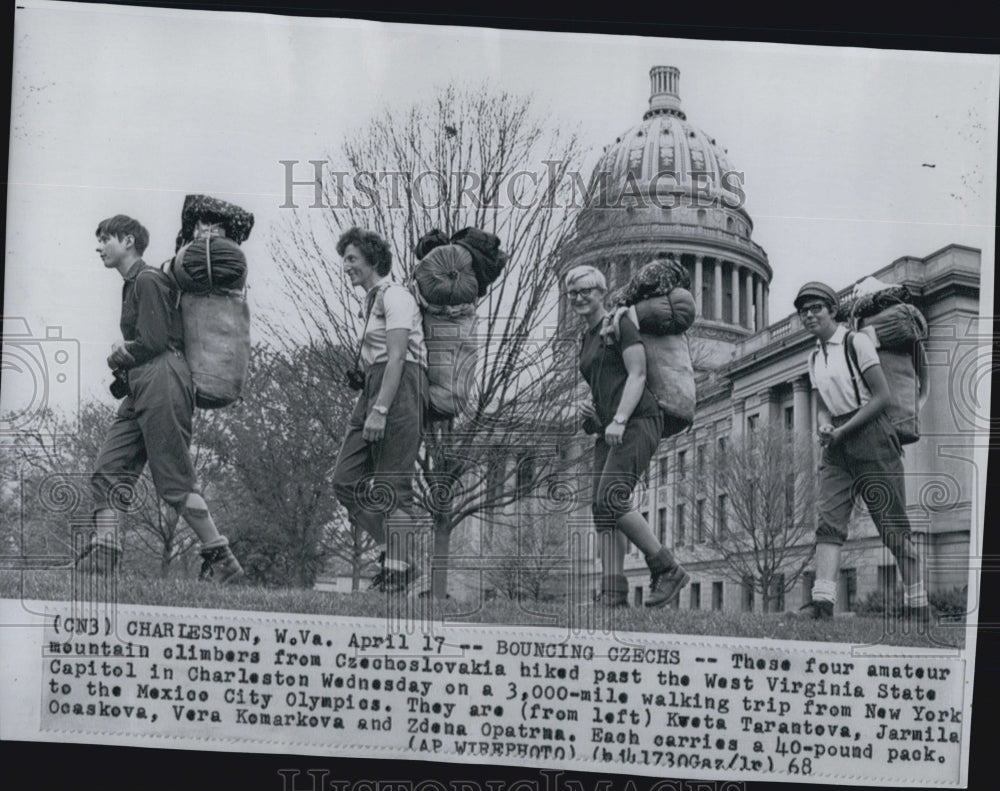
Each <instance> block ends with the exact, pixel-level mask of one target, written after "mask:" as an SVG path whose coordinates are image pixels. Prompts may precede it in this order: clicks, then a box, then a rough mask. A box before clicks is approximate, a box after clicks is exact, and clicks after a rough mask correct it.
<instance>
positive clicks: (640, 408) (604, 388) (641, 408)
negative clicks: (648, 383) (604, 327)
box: [580, 316, 660, 426]
mask: <svg viewBox="0 0 1000 791" xmlns="http://www.w3.org/2000/svg"><path fill="white" fill-rule="evenodd" d="M600 329H601V325H600V324H598V325H597V326H596V327H594V328H593V329H590V330H588V331H587V332H586V334H585V335H584V337H583V348H582V349H581V350H580V373H581V374H583V378H584V379H586V380H587V384H588V385H590V392H591V394H592V396H593V399H594V406H595V408H596V410H597V417H598V419H599V420H600V421H601V425H602V426H607V425H608V424H609V423H610V422H611V420H612V418H614V416H615V413H616V412H617V411H618V405H619V404H620V403H621V400H622V392H623V391H624V390H625V381H626V380H627V379H628V370H627V369H626V368H625V359H624V358H623V357H622V351H623V350H624V349H627V348H628V347H629V346H634V345H635V344H637V343H638V344H641V343H642V338H641V337H640V335H639V330H638V328H637V327H636V326H635V324H633V323H632V320H631V319H629V318H628V317H627V316H623V317H622V319H621V324H620V325H619V340H617V341H615V342H614V343H612V344H611V345H608V344H606V343H605V342H604V340H603V339H602V338H601V336H600ZM659 411H660V407H659V405H658V404H657V403H656V398H654V397H653V394H652V393H651V392H650V391H649V388H648V387H643V389H642V398H640V399H639V403H638V404H636V407H635V409H634V410H633V411H632V415H631V417H633V418H637V417H656V416H657V415H658V414H659Z"/></svg>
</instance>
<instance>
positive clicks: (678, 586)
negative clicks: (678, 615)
mask: <svg viewBox="0 0 1000 791" xmlns="http://www.w3.org/2000/svg"><path fill="white" fill-rule="evenodd" d="M678 571H679V573H676V576H674V577H671V578H669V579H667V580H666V582H665V583H664V588H663V590H662V591H660V590H659V589H658V590H657V593H656V595H650V597H649V598H648V599H647V600H646V606H647V607H665V606H666V605H668V604H670V602H672V601H673V600H674V599H676V598H677V597H678V596H680V593H681V590H683V588H684V586H685V585H687V584H688V583H689V582H690V581H691V575H690V574H688V573H687V572H686V571H685V570H684V569H681V568H679V569H678Z"/></svg>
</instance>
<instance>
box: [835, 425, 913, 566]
mask: <svg viewBox="0 0 1000 791" xmlns="http://www.w3.org/2000/svg"><path fill="white" fill-rule="evenodd" d="M849 418H850V415H843V416H840V417H838V418H834V419H833V423H834V425H843V423H845V422H846V421H847V420H848V419H849ZM905 480H906V479H905V472H904V471H903V462H902V446H901V445H900V443H899V438H898V437H897V436H896V431H895V429H893V427H892V423H891V422H890V420H889V418H888V416H887V415H886V414H885V413H884V412H883V413H881V414H879V415H878V416H877V417H876V418H874V419H873V420H870V421H869V422H868V423H866V424H865V425H864V426H862V427H861V428H860V429H859V430H858V431H855V432H854V433H853V434H851V435H849V436H847V437H845V438H844V439H843V440H842V441H841V442H839V443H838V444H837V446H836V447H829V446H827V447H826V448H824V449H823V458H822V461H821V463H820V468H819V523H818V525H817V527H816V542H817V543H827V544H837V545H840V544H843V543H844V541H846V540H847V524H848V521H849V520H850V518H851V510H852V508H853V507H854V500H855V498H856V497H858V496H860V497H861V499H862V501H863V502H864V504H865V506H866V507H867V508H868V513H869V514H870V515H871V518H872V521H873V522H874V523H875V527H876V528H877V529H878V533H879V536H880V537H881V538H882V543H883V544H885V545H886V546H887V547H888V548H889V550H890V551H891V552H892V554H893V555H894V556H895V558H896V560H897V561H903V560H904V559H912V558H913V557H914V551H913V545H912V543H911V542H912V539H911V537H910V520H909V517H908V516H907V515H906V487H905Z"/></svg>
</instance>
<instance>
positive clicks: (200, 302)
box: [163, 236, 250, 409]
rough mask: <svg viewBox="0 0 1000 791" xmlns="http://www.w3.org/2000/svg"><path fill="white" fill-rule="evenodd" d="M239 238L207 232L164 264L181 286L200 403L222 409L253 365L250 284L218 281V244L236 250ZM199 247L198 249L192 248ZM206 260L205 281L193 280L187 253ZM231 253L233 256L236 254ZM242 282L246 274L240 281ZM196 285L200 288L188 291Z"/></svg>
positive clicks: (239, 390) (180, 298)
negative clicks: (214, 255)
mask: <svg viewBox="0 0 1000 791" xmlns="http://www.w3.org/2000/svg"><path fill="white" fill-rule="evenodd" d="M233 244H234V243H233V242H232V241H231V240H229V239H226V238H225V237H220V236H205V237H202V238H199V239H195V240H194V241H193V242H191V243H189V244H188V245H185V246H183V247H181V249H180V250H179V251H178V252H177V255H176V256H175V257H174V258H173V259H171V260H169V261H167V262H166V263H165V264H164V266H163V269H164V270H165V271H166V273H167V274H168V275H169V276H170V277H171V278H172V280H173V281H174V284H175V285H176V287H177V289H178V300H177V305H178V307H179V309H180V312H181V321H182V323H183V326H184V357H185V358H186V359H187V363H188V367H189V368H190V369H191V380H192V382H193V384H194V392H195V405H196V406H198V407H199V408H201V409H218V408H220V407H224V406H228V405H229V404H232V403H233V402H234V401H236V400H237V399H238V398H239V397H240V394H241V393H242V391H243V385H244V383H245V382H246V377H247V369H248V368H249V365H250V307H249V306H248V305H247V301H246V291H245V288H226V287H223V286H220V285H218V283H217V282H216V273H215V271H214V270H213V265H212V253H213V249H215V248H219V249H222V250H226V252H227V254H228V253H230V252H231V251H230V250H229V247H230V246H231V245H233ZM194 247H197V248H198V249H197V250H196V251H195V250H192V248H194ZM195 252H196V253H197V254H198V255H199V256H201V255H203V256H204V260H205V268H204V274H205V279H204V282H195V281H193V280H192V282H191V285H188V281H187V280H186V279H185V278H184V277H178V274H177V272H182V271H184V270H183V266H182V264H183V261H184V258H185V256H186V255H191V254H193V253H195ZM230 257H231V256H230ZM240 282H241V283H242V282H243V281H242V279H241V280H240ZM185 286H187V287H188V288H191V287H196V288H197V290H185Z"/></svg>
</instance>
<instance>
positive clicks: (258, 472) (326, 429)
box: [201, 346, 353, 587]
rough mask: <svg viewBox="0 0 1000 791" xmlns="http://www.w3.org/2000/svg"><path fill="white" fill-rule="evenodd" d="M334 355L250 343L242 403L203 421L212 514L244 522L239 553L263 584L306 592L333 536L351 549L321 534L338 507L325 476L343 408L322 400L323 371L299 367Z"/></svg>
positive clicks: (327, 385)
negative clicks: (211, 472) (215, 500)
mask: <svg viewBox="0 0 1000 791" xmlns="http://www.w3.org/2000/svg"><path fill="white" fill-rule="evenodd" d="M335 356H336V352H335V351H333V350H331V351H329V352H327V353H326V354H324V353H323V352H322V350H321V349H319V348H317V347H302V348H300V349H298V350H297V351H295V352H294V353H291V354H283V353H279V352H274V351H271V350H268V349H265V348H263V347H260V346H258V347H255V348H254V349H253V352H252V354H251V363H250V371H249V375H248V378H247V384H246V387H245V389H244V397H243V400H242V402H241V403H240V404H238V405H236V406H234V407H231V408H227V409H224V410H218V411H215V412H209V413H205V414H204V415H203V417H202V422H201V442H202V444H203V445H204V447H205V450H206V452H207V453H208V454H209V455H210V456H211V458H212V459H213V463H214V465H215V476H214V477H215V479H216V481H217V483H218V484H219V485H220V488H221V489H222V490H223V492H222V493H220V497H219V500H221V501H222V502H221V508H220V511H223V512H228V513H229V514H230V517H231V521H239V522H241V523H242V526H241V527H240V528H239V529H238V531H237V532H235V535H236V536H237V537H238V539H239V541H240V544H241V553H243V556H244V557H246V559H247V564H248V571H250V573H251V574H255V575H256V576H257V577H258V578H259V579H261V580H262V581H267V582H279V581H283V582H286V583H288V582H290V583H292V584H294V585H298V586H304V587H310V586H312V584H313V582H314V580H315V577H316V575H317V574H318V573H319V571H321V570H322V568H323V565H324V563H325V562H326V558H327V557H328V556H329V555H330V554H331V552H332V551H333V549H334V547H333V544H332V541H333V539H334V538H338V539H339V540H340V541H341V542H345V541H346V542H347V543H348V544H349V545H351V544H353V539H352V538H350V536H345V535H343V534H342V533H331V531H330V529H329V524H330V523H331V520H335V519H336V518H337V516H338V515H337V511H338V508H339V506H338V505H337V503H336V501H335V499H334V498H333V493H332V489H331V485H330V476H331V473H332V471H333V465H334V462H335V461H336V457H337V451H338V449H339V445H340V438H341V437H342V436H343V433H344V430H345V427H346V425H347V419H348V416H349V410H350V404H349V403H347V402H346V401H345V399H343V398H340V397H336V396H329V395H327V394H328V393H329V392H330V390H331V382H330V381H329V379H328V378H327V376H328V373H329V370H330V367H329V366H328V367H320V366H316V365H309V364H307V363H309V362H311V361H312V360H313V359H316V358H318V359H325V358H330V357H335ZM317 396H319V397H317ZM227 493H228V496H227ZM232 517H235V519H232Z"/></svg>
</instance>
